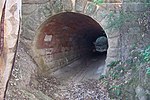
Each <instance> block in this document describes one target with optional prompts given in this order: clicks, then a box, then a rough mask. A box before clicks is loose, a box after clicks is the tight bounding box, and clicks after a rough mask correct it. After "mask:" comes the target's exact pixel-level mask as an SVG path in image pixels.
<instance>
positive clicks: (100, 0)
mask: <svg viewBox="0 0 150 100" xmlns="http://www.w3.org/2000/svg"><path fill="white" fill-rule="evenodd" d="M93 2H94V3H95V4H98V5H99V4H102V3H104V0H93Z"/></svg>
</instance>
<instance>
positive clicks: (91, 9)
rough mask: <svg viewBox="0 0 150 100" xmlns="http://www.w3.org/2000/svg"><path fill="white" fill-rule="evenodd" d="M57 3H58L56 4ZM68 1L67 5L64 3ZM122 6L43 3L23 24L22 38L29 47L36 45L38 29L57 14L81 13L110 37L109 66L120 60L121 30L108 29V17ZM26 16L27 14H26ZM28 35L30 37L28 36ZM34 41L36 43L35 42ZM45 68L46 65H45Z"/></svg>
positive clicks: (70, 0)
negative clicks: (93, 21)
mask: <svg viewBox="0 0 150 100" xmlns="http://www.w3.org/2000/svg"><path fill="white" fill-rule="evenodd" d="M55 1H56V2H55ZM65 1H67V2H68V3H67V5H66V3H63V2H65ZM34 6H35V5H34ZM119 7H120V4H116V5H114V4H101V5H96V4H95V3H93V2H91V1H87V0H52V1H49V2H46V3H43V4H41V5H39V6H37V7H36V6H35V7H33V8H34V9H33V10H32V9H31V11H28V12H29V13H30V14H29V16H28V17H27V18H26V21H25V23H24V24H23V31H24V32H23V34H22V37H24V36H25V37H24V39H28V40H30V41H31V42H29V43H27V45H29V46H31V45H30V44H31V43H32V44H33V45H34V44H35V41H36V37H37V36H38V32H37V31H38V29H39V28H40V26H42V25H43V24H44V22H45V21H46V20H47V19H48V18H50V17H52V16H55V15H57V14H60V13H64V12H74V13H80V14H83V15H86V16H89V17H90V18H92V19H93V20H95V21H96V22H97V23H99V25H100V26H101V27H102V29H103V30H104V31H105V33H106V35H107V37H108V45H109V48H108V53H107V59H106V65H107V64H109V63H110V62H111V61H114V60H118V59H119V43H118V42H119V39H120V36H119V29H118V30H116V29H111V30H110V29H107V26H108V17H107V16H109V13H110V12H111V11H112V10H119ZM24 13H25V14H26V12H24ZM27 34H28V35H27ZM33 40H34V41H33ZM29 49H31V51H33V52H38V51H35V48H34V46H31V47H29ZM31 55H32V56H33V58H35V59H37V55H33V54H32V53H31ZM38 62H41V63H43V61H42V60H40V61H39V60H38ZM43 66H44V65H43Z"/></svg>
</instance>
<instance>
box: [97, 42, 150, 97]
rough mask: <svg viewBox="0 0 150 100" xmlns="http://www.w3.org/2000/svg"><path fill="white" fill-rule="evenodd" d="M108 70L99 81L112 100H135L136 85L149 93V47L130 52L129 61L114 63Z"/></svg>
mask: <svg viewBox="0 0 150 100" xmlns="http://www.w3.org/2000/svg"><path fill="white" fill-rule="evenodd" d="M108 68H109V71H108V73H107V74H106V76H101V78H100V79H101V80H102V81H103V82H105V83H106V86H107V90H108V92H109V95H110V97H111V98H112V99H114V98H115V99H117V100H136V98H137V97H136V93H135V88H136V87H137V86H138V85H140V86H142V87H143V88H144V89H146V90H148V91H150V45H149V46H148V47H146V49H144V50H140V51H139V50H136V49H134V50H132V52H131V54H130V57H129V59H127V60H126V61H124V62H123V61H114V62H112V63H110V64H109V65H108ZM147 95H148V94H147ZM125 98H126V99H125Z"/></svg>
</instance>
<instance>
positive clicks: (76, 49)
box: [35, 12, 106, 71]
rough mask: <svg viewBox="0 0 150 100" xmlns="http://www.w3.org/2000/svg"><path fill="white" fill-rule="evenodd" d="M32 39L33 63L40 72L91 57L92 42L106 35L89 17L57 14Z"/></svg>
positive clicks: (76, 14) (77, 14) (68, 13)
mask: <svg viewBox="0 0 150 100" xmlns="http://www.w3.org/2000/svg"><path fill="white" fill-rule="evenodd" d="M38 31H39V32H38V35H37V37H36V39H35V49H36V51H35V55H36V62H37V63H38V65H39V66H41V67H42V68H41V69H42V70H43V71H53V70H56V69H58V68H60V67H63V66H65V65H67V64H69V63H71V62H73V61H75V60H77V59H79V58H81V57H84V56H86V55H90V54H91V53H92V50H93V49H94V48H95V47H94V44H93V42H95V41H96V39H97V38H98V37H100V36H106V35H105V33H104V31H103V29H102V28H101V26H100V25H99V24H98V23H97V22H96V21H94V20H93V19H92V18H90V17H88V16H86V15H82V14H79V13H71V12H66V13H60V14H57V15H55V16H52V17H50V18H49V19H48V20H46V21H45V22H44V23H43V24H42V25H41V26H40V28H39V30H38Z"/></svg>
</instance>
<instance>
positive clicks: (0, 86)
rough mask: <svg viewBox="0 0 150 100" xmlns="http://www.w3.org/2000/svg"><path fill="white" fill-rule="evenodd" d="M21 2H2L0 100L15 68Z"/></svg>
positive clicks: (0, 24) (0, 7) (0, 16)
mask: <svg viewBox="0 0 150 100" xmlns="http://www.w3.org/2000/svg"><path fill="white" fill-rule="evenodd" d="M20 4H21V1H20V0H15V1H9V2H6V0H1V1H0V5H1V6H0V9H1V10H0V19H1V20H0V21H1V22H0V51H1V52H0V80H1V81H0V99H1V100H2V99H3V97H4V91H5V89H6V84H7V82H8V78H9V76H10V73H11V69H12V66H13V61H14V55H15V50H16V43H17V39H18V34H19V32H20V27H19V26H20V10H21V6H20Z"/></svg>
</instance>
